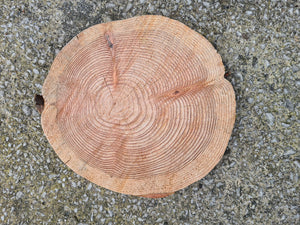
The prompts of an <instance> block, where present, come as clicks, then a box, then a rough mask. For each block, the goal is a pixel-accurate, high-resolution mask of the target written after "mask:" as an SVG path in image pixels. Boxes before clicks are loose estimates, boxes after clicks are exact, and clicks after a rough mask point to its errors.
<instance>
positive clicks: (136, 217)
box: [0, 0, 300, 224]
mask: <svg viewBox="0 0 300 225" xmlns="http://www.w3.org/2000/svg"><path fill="white" fill-rule="evenodd" d="M0 4H1V5H0V6H1V7H0V39H1V43H0V73H1V75H0V106H1V107H0V126H1V129H0V134H1V137H0V142H1V143H0V150H1V155H0V224H299V186H300V185H299V170H300V155H299V102H300V101H299V88H300V76H299V75H300V74H299V73H300V71H299V69H300V62H299V58H300V57H299V52H300V51H299V50H300V46H299V43H300V34H299V30H300V26H299V18H300V15H299V8H300V4H299V1H296V0H295V1H292V0H282V1H275V0H272V1H264V0H258V1H245V0H244V1H242V0H236V1H234V0H219V1H217V0H215V1H208V0H206V1H192V0H186V1H180V0H175V1H168V2H167V1H162V0H156V1H149V0H139V1H128V2H127V1H118V0H111V1H101V2H100V1H95V0H94V1H84V0H76V1H65V0H63V1H61V0H48V1H38V0H20V1H12V0H10V1H9V0H1V1H0ZM144 14H158V15H164V16H168V17H170V18H173V19H176V20H179V21H181V22H182V23H184V24H186V25H187V26H189V27H190V28H192V29H194V30H196V31H198V32H199V33H201V34H202V35H204V36H205V37H206V38H207V39H208V40H209V41H210V42H211V43H212V44H213V45H214V46H215V47H216V49H217V50H218V52H219V53H220V54H221V56H222V58H223V61H224V64H225V65H226V70H227V71H228V72H230V75H229V76H228V80H229V81H230V82H231V83H232V84H233V86H234V89H235V91H236V98H237V116H236V123H235V127H234V131H233V134H232V138H231V140H230V142H229V146H228V149H227V151H226V154H225V156H224V157H223V159H222V160H221V162H220V163H219V164H218V165H217V167H216V168H215V169H214V170H213V171H212V172H211V173H210V174H209V175H208V176H206V177H205V178H204V179H202V180H200V181H198V182H196V183H194V184H193V185H190V186H189V187H187V188H185V189H183V190H181V191H179V192H177V193H175V194H174V195H172V196H170V197H167V198H164V199H158V200H151V199H144V198H139V197H133V196H126V195H122V194H118V193H114V192H111V191H109V190H106V189H104V188H101V187H99V186H96V185H94V184H92V183H90V182H88V181H87V180H85V179H83V178H81V177H79V176H78V175H76V174H74V173H73V172H72V171H71V170H70V169H69V168H67V167H66V166H65V165H64V164H63V163H62V162H61V161H60V160H59V159H58V157H57V156H56V154H55V152H54V151H53V150H52V148H51V146H50V145H49V143H48V142H47V140H46V138H45V136H44V135H43V131H42V128H41V124H40V115H39V114H38V112H37V111H36V110H35V108H34V104H33V96H34V94H35V93H41V88H42V84H43V81H44V80H45V77H46V76H47V72H48V71H49V68H50V65H51V63H52V62H53V59H54V57H55V55H56V54H57V53H58V51H59V50H60V49H61V48H62V47H63V46H64V45H65V44H66V43H67V42H68V41H69V40H70V39H71V38H72V37H73V36H75V35H76V34H77V33H79V32H80V31H82V30H83V29H85V28H87V27H89V26H91V25H94V24H97V23H102V22H104V21H110V20H118V19H124V18H129V17H132V16H136V15H144Z"/></svg>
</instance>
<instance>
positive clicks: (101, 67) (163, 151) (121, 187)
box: [42, 16, 235, 197]
mask: <svg viewBox="0 0 300 225" xmlns="http://www.w3.org/2000/svg"><path fill="white" fill-rule="evenodd" d="M43 97H44V100H45V104H44V111H43V113H42V126H43V129H44V132H45V134H46V136H47V138H48V140H49V142H50V144H51V145H52V146H53V148H54V150H55V151H56V153H57V154H58V156H59V157H60V158H61V159H62V161H63V162H64V163H66V164H67V165H68V166H69V167H70V168H71V169H73V170H74V171H75V172H76V173H78V174H79V175H81V176H83V177H85V178H87V179H88V180H90V181H92V182H94V183H96V184H98V185H101V186H103V187H105V188H108V189H110V190H113V191H117V192H120V193H125V194H132V195H139V196H140V195H143V196H148V197H151V196H152V197H163V196H167V195H168V194H167V193H173V192H175V191H177V190H179V189H181V188H184V187H186V186H188V185H189V184H191V183H193V182H195V181H197V180H199V179H201V178H202V177H204V176H205V175H206V174H207V173H208V172H209V171H210V170H211V169H213V167H214V166H215V165H216V164H217V163H218V161H219V160H220V159H221V157H222V155H223V153H224V151H225V148H226V146H227V144H228V140H229V138H230V135H231V131H232V128H233V125H234V120H235V96H234V91H233V88H232V86H231V84H230V83H229V82H228V81H227V80H225V79H224V66H223V64H222V60H221V57H220V56H219V54H217V52H216V50H215V49H214V48H213V46H212V45H211V44H210V43H209V42H208V41H207V40H206V39H205V38H204V37H203V36H201V35H200V34H198V33H196V32H195V31H193V30H191V29H190V28H188V27H187V26H185V25H183V24H182V23H180V22H178V21H175V20H171V19H168V18H166V17H162V16H141V17H134V18H131V19H127V20H122V21H114V22H110V23H106V24H99V25H95V26H93V27H90V28H88V29H86V30H84V31H83V32H81V33H80V34H78V35H77V36H76V37H74V38H73V39H72V40H71V41H70V42H69V43H68V44H67V45H66V46H65V47H64V48H63V49H62V51H61V52H60V53H59V54H58V55H57V57H56V58H55V60H54V62H53V65H52V67H51V69H50V72H49V74H48V76H47V78H46V80H45V83H44V86H43Z"/></svg>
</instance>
